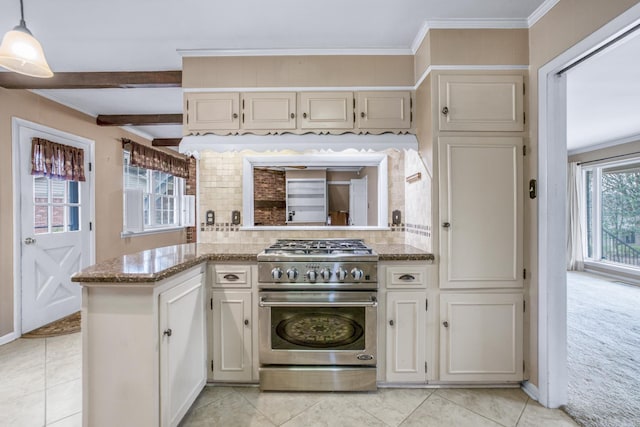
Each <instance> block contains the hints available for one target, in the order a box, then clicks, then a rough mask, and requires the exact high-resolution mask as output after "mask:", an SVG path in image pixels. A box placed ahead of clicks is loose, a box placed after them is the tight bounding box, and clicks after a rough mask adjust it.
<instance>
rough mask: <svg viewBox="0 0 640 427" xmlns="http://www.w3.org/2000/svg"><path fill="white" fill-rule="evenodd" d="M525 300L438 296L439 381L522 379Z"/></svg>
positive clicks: (480, 295)
mask: <svg viewBox="0 0 640 427" xmlns="http://www.w3.org/2000/svg"><path fill="white" fill-rule="evenodd" d="M522 322H523V296H522V293H521V292H515V293H455V294H454V293H442V294H441V295H440V381H458V382H474V381H485V382H511V381H514V382H519V381H522V380H523V365H524V361H523V360H524V359H523V353H522V343H523V336H522V330H523V324H522Z"/></svg>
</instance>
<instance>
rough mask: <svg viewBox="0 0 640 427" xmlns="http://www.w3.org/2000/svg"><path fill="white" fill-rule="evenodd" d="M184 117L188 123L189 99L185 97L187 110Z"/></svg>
mask: <svg viewBox="0 0 640 427" xmlns="http://www.w3.org/2000/svg"><path fill="white" fill-rule="evenodd" d="M185 116H186V117H185V119H186V120H187V124H189V100H188V99H187V112H186V114H185Z"/></svg>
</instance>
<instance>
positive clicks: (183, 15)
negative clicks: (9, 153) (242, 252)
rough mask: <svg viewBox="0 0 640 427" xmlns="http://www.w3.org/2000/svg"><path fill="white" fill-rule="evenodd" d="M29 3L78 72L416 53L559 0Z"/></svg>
mask: <svg viewBox="0 0 640 427" xmlns="http://www.w3.org/2000/svg"><path fill="white" fill-rule="evenodd" d="M24 2H25V4H24V8H25V20H26V23H27V26H28V28H29V29H30V30H31V31H32V33H33V34H34V35H35V36H36V38H38V40H40V42H41V43H42V45H43V48H44V50H45V53H46V56H47V59H48V61H49V64H50V65H51V68H52V69H53V70H54V72H62V71H68V72H73V71H76V72H77V71H159V70H178V69H181V68H182V67H181V64H182V61H181V57H180V55H179V54H178V50H182V49H186V50H188V49H212V50H249V49H318V50H326V49H352V50H369V49H371V50H375V49H391V50H395V51H397V52H404V53H410V52H411V48H412V45H413V44H414V42H415V39H416V36H418V35H419V33H420V31H421V28H422V27H423V26H424V24H425V22H428V23H429V25H430V26H431V27H476V26H480V27H492V26H496V27H526V26H527V22H528V19H530V18H531V17H533V16H536V15H537V14H538V13H539V12H540V10H546V8H548V7H550V6H552V5H554V4H555V3H556V2H557V0H482V1H479V0H447V1H443V0H316V1H311V0H270V1H265V0H236V1H233V0H231V1H229V0H228V1H225V2H222V1H204V0H182V1H179V0H110V1H99V0H55V1H53V0H24ZM19 19H20V9H19V0H4V1H3V3H2V11H1V13H0V33H3V32H4V31H8V30H9V29H11V28H13V26H15V25H17V24H18V22H19ZM576 73H577V70H576ZM616 80H618V79H616ZM37 93H39V94H41V95H43V96H46V97H48V98H51V99H53V100H56V101H58V102H61V103H63V104H65V105H68V106H71V107H72V108H75V109H77V110H80V111H83V112H85V113H88V114H91V115H93V116H96V115H98V114H161V113H179V112H181V111H182V91H181V89H179V88H177V89H96V90H40V91H37ZM583 104H584V103H580V105H583ZM578 117H584V116H583V115H582V114H580V115H578ZM572 123H575V125H574V128H583V127H582V126H581V125H580V124H579V123H578V122H577V121H575V120H574V121H573V122H572ZM133 130H134V131H137V132H139V133H140V134H141V135H145V136H146V137H150V138H154V137H155V138H177V137H180V136H181V127H180V126H144V127H141V126H139V127H136V128H134V129H133Z"/></svg>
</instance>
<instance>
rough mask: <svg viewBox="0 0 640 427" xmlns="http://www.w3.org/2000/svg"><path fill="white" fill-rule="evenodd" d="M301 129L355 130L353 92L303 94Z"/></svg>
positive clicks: (300, 113)
mask: <svg viewBox="0 0 640 427" xmlns="http://www.w3.org/2000/svg"><path fill="white" fill-rule="evenodd" d="M298 116H299V117H300V128H301V129H353V92H301V93H300V106H299V113H298Z"/></svg>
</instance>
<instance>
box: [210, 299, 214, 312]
mask: <svg viewBox="0 0 640 427" xmlns="http://www.w3.org/2000/svg"><path fill="white" fill-rule="evenodd" d="M209 305H210V306H211V311H213V298H211V299H210V300H209Z"/></svg>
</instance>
